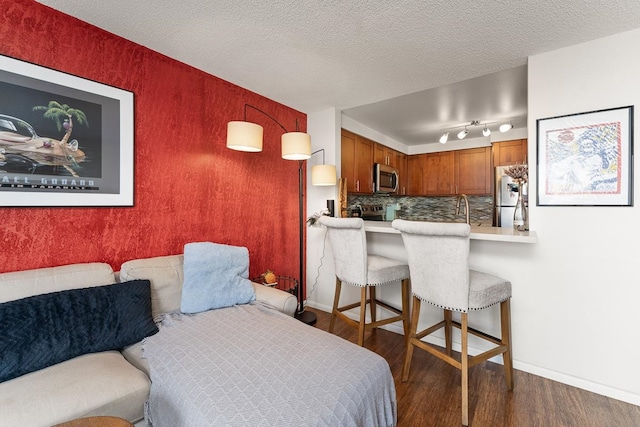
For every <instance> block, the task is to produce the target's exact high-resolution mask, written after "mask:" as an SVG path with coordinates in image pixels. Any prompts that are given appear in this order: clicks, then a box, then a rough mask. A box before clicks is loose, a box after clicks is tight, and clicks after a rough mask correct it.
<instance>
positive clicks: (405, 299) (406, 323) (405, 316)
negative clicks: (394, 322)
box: [402, 279, 411, 344]
mask: <svg viewBox="0 0 640 427" xmlns="http://www.w3.org/2000/svg"><path fill="white" fill-rule="evenodd" d="M410 295H411V280H410V279H404V280H403V281H402V328H403V330H404V340H405V344H406V343H408V342H409V333H410V327H411V310H410V308H409V307H410V305H409V303H410V301H409V296H410Z"/></svg>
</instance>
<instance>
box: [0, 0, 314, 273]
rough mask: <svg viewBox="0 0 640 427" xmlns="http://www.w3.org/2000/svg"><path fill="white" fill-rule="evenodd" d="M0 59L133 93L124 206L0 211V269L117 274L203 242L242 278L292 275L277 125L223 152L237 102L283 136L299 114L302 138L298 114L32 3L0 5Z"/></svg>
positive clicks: (294, 242) (290, 220)
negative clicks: (219, 250)
mask: <svg viewBox="0 0 640 427" xmlns="http://www.w3.org/2000/svg"><path fill="white" fill-rule="evenodd" d="M0 54H3V55H6V56H10V57H13V58H16V59H20V60H24V61H28V62H32V63H35V64H38V65H42V66H46V67H49V68H52V69H55V70H59V71H64V72H67V73H71V74H74V75H77V76H80V77H83V78H87V79H91V80H95V81H98V82H100V83H104V84H107V85H111V86H115V87H119V88H122V89H125V90H129V91H132V92H133V93H134V107H135V138H134V148H135V159H134V161H135V163H134V165H135V172H134V179H135V184H134V197H135V199H134V203H135V205H134V207H128V208H127V207H113V208H46V207H42V208H2V207H0V254H1V258H0V272H6V271H14V270H25V269H32V268H39V267H47V266H56V265H63V264H69V263H77V262H95V261H101V262H107V263H109V264H111V266H112V267H113V268H114V269H116V270H117V269H119V268H120V265H121V264H122V263H123V262H124V261H127V260H129V259H134V258H145V257H152V256H158V255H169V254H176V253H182V251H183V247H184V245H185V243H188V242H195V241H213V242H218V243H224V244H231V245H238V246H246V247H247V248H248V249H249V254H250V261H251V276H252V277H253V276H255V275H258V274H260V273H261V272H263V271H265V270H266V269H267V268H270V269H273V270H274V271H275V272H276V273H277V274H282V275H288V276H292V277H298V276H299V272H298V269H299V264H298V261H299V254H298V251H299V249H298V248H299V243H298V242H299V240H298V227H299V225H298V224H299V223H298V162H295V161H288V160H283V159H282V158H281V157H280V135H281V134H282V129H281V128H280V127H279V126H278V125H277V124H275V123H274V122H273V121H271V120H270V119H268V118H267V117H265V116H264V115H262V114H260V113H259V112H256V111H255V110H252V109H248V111H247V120H248V121H252V122H254V123H258V124H260V125H262V126H263V127H264V135H265V137H264V148H263V151H262V152H261V153H243V152H237V151H232V150H229V149H227V148H226V125H227V122H229V121H231V120H242V118H243V114H244V109H243V106H244V104H245V103H248V104H251V105H254V106H256V107H258V108H260V109H261V110H263V111H265V112H267V113H268V114H270V115H271V116H273V117H275V118H276V119H277V120H278V121H279V122H280V123H282V124H283V125H284V126H285V127H286V128H287V129H288V130H295V123H296V119H298V120H299V124H300V129H301V130H302V131H304V130H305V129H306V115H305V114H303V113H301V112H298V111H295V110H293V109H291V108H288V107H286V106H284V105H281V104H278V103H276V102H274V101H271V100H269V99H267V98H264V97H262V96H259V95H257V94H255V93H253V92H250V91H248V90H245V89H243V88H241V87H238V86H236V85H233V84H231V83H229V82H226V81H224V80H221V79H219V78H217V77H215V76H212V75H209V74H206V73H204V72H202V71H199V70H197V69H195V68H192V67H190V66H187V65H185V64H183V63H181V62H179V61H176V60H173V59H170V58H168V57H166V56H164V55H161V54H159V53H157V52H154V51H152V50H150V49H147V48H145V47H142V46H140V45H137V44H135V43H133V42H130V41H128V40H125V39H123V38H120V37H117V36H115V35H113V34H111V33H108V32H106V31H104V30H101V29H99V28H97V27H94V26H92V25H89V24H87V23H85V22H82V21H80V20H77V19H75V18H73V17H71V16H68V15H65V14H62V13H60V12H57V11H55V10H53V9H50V8H49V7H47V6H43V5H41V4H39V3H36V2H35V1H31V0H0ZM220 60H221V61H224V60H225V59H224V58H220ZM0 113H1V111H0ZM0 173H1V172H0ZM304 176H306V173H305V174H304ZM0 197H10V196H9V195H8V194H7V193H0ZM305 218H306V216H305Z"/></svg>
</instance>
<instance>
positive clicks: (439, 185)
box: [422, 151, 455, 196]
mask: <svg viewBox="0 0 640 427" xmlns="http://www.w3.org/2000/svg"><path fill="white" fill-rule="evenodd" d="M454 160H455V156H454V151H442V152H439V153H429V154H427V155H426V157H425V159H424V163H423V166H422V173H423V182H424V184H423V191H424V194H425V195H427V196H440V195H445V194H455V174H454V172H455V168H454Z"/></svg>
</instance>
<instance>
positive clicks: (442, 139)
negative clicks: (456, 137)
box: [440, 132, 449, 144]
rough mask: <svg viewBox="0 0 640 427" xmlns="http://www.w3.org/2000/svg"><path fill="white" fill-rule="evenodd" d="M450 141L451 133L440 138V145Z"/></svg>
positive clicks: (446, 133)
mask: <svg viewBox="0 0 640 427" xmlns="http://www.w3.org/2000/svg"><path fill="white" fill-rule="evenodd" d="M448 139H449V132H445V133H443V134H442V136H441V137H440V144H446V143H447V140H448Z"/></svg>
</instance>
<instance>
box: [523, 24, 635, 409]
mask: <svg viewBox="0 0 640 427" xmlns="http://www.w3.org/2000/svg"><path fill="white" fill-rule="evenodd" d="M638 45H640V29H638V30H634V31H630V32H626V33H622V34H618V35H615V36H611V37H607V38H602V39H599V40H595V41H592V42H589V43H584V44H580V45H576V46H572V47H569V48H566V49H560V50H557V51H553V52H548V53H544V54H540V55H536V56H532V57H530V58H529V89H528V93H529V102H528V104H529V105H528V110H529V111H528V116H529V124H528V128H529V130H530V131H529V158H530V159H535V158H536V137H537V135H536V120H537V119H541V118H548V117H554V116H559V115H564V114H572V113H580V112H586V111H593V110H599V109H605V108H614V107H622V106H627V105H635V106H636V108H635V115H634V116H635V117H634V121H635V123H636V129H638V126H637V125H638V124H639V123H640V121H639V120H638V112H639V111H640V85H638V77H639V76H640V58H639V57H638V55H636V54H634V53H633V52H636V51H637V47H638ZM638 137H639V133H638V131H637V130H636V131H635V132H634V139H635V140H636V141H638V140H639V138H638ZM634 168H635V171H636V173H635V179H634V188H635V191H634V193H635V194H636V195H637V189H638V188H639V187H640V182H639V179H638V176H640V175H639V174H638V172H639V169H638V161H637V159H636V161H635V162H634ZM530 173H531V175H530V178H531V181H532V182H531V187H530V191H531V194H532V195H533V194H535V192H536V191H537V190H536V186H535V179H536V171H535V170H533V169H532V170H531V172H530ZM636 203H637V202H636ZM532 205H533V203H532ZM529 210H530V214H531V217H530V218H531V219H530V221H531V224H535V229H536V230H538V235H539V238H540V242H539V243H538V245H537V251H536V255H535V258H534V259H533V260H532V263H531V267H532V268H531V275H532V277H533V279H534V281H535V287H536V289H535V292H532V291H533V290H529V291H528V292H527V294H526V295H523V297H526V298H535V300H536V301H537V302H538V304H539V307H540V308H539V313H538V314H539V316H535V318H534V317H531V318H530V320H529V321H532V322H533V321H535V322H536V327H535V330H536V332H537V334H538V335H539V336H540V338H534V339H533V342H530V343H527V344H526V345H525V347H524V348H523V349H522V351H523V352H524V353H523V354H522V355H520V357H521V358H522V359H524V360H526V361H527V362H528V363H530V364H531V365H532V366H538V367H540V368H542V369H546V370H549V371H551V372H557V373H558V374H559V375H566V376H569V377H572V378H575V379H576V381H587V382H590V383H593V384H594V386H597V385H598V384H601V385H603V386H606V387H611V388H614V389H617V390H618V391H619V392H620V394H621V396H620V398H625V397H628V399H625V400H628V401H633V402H634V403H636V404H640V381H639V379H640V365H638V363H636V361H637V360H640V340H638V335H639V334H638V332H637V327H638V324H639V323H640V322H639V320H640V315H639V314H638V302H639V301H640V280H638V270H636V269H635V267H636V266H638V261H639V257H638V255H639V254H640V250H638V248H637V246H636V245H637V242H638V241H639V240H640V227H638V220H639V219H640V215H639V212H638V208H637V207H548V206H545V207H542V206H540V207H538V206H531V207H530V209H529ZM529 338H530V337H527V339H529ZM515 339H517V337H516V338H515ZM627 394H628V395H627Z"/></svg>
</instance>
